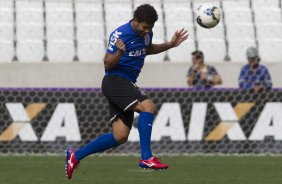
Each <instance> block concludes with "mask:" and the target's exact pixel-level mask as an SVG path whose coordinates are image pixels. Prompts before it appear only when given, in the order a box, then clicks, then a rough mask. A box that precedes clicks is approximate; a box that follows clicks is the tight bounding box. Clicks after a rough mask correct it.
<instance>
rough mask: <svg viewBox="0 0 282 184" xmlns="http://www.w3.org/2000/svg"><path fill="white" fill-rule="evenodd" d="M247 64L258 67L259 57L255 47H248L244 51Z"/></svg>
mask: <svg viewBox="0 0 282 184" xmlns="http://www.w3.org/2000/svg"><path fill="white" fill-rule="evenodd" d="M246 55H247V58H248V62H249V65H250V66H251V67H253V68H256V67H258V65H259V61H260V57H259V54H258V50H257V49H256V48H255V47H249V48H248V49H247V52H246Z"/></svg>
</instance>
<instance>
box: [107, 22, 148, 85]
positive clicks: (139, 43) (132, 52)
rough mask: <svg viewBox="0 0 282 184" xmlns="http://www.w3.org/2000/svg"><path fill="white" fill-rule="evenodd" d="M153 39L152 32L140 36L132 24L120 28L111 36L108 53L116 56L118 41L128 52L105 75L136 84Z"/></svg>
mask: <svg viewBox="0 0 282 184" xmlns="http://www.w3.org/2000/svg"><path fill="white" fill-rule="evenodd" d="M152 38H153V33H152V32H151V33H149V34H147V35H146V36H144V37H141V36H139V35H138V34H137V33H136V32H135V31H134V30H133V28H132V26H131V24H130V22H128V23H126V24H124V25H122V26H120V27H118V28H117V29H116V30H115V31H113V32H112V34H111V35H110V39H109V44H108V50H107V53H109V54H115V52H116V51H117V50H118V48H117V47H116V46H115V43H116V41H117V40H118V39H121V40H122V41H123V42H124V44H125V48H126V52H124V54H123V55H122V57H121V58H120V60H119V61H118V63H117V65H116V66H115V67H114V68H112V69H109V70H105V75H106V76H110V75H118V76H122V77H124V78H126V79H128V80H130V81H132V82H134V83H135V82H136V79H137V77H138V76H139V73H140V72H141V69H142V67H143V65H144V59H145V57H146V51H147V47H148V46H149V45H150V44H151V43H152Z"/></svg>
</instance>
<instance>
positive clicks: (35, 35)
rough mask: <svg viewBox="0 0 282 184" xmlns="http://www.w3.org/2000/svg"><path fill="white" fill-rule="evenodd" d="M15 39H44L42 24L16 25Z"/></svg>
mask: <svg viewBox="0 0 282 184" xmlns="http://www.w3.org/2000/svg"><path fill="white" fill-rule="evenodd" d="M16 36H17V40H44V27H43V25H42V24H25V25H19V26H17V32H16Z"/></svg>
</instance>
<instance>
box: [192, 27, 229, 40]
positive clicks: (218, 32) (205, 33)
mask: <svg viewBox="0 0 282 184" xmlns="http://www.w3.org/2000/svg"><path fill="white" fill-rule="evenodd" d="M196 29H197V38H198V40H203V39H205V40H208V39H225V38H224V27H223V24H218V25H217V26H216V27H214V28H212V29H205V28H202V27H201V26H199V25H198V24H197V26H196Z"/></svg>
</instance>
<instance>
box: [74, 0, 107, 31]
mask: <svg viewBox="0 0 282 184" xmlns="http://www.w3.org/2000/svg"><path fill="white" fill-rule="evenodd" d="M75 15H76V25H78V26H79V25H80V24H84V23H103V22H104V18H103V8H102V3H89V2H88V3H87V2H80V1H78V2H76V3H75Z"/></svg>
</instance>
